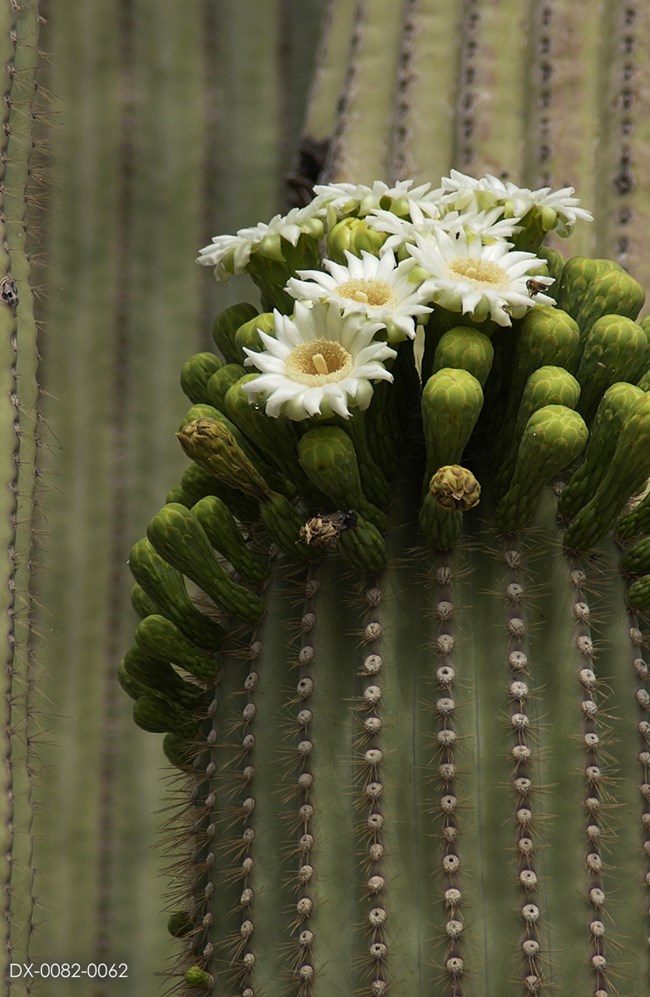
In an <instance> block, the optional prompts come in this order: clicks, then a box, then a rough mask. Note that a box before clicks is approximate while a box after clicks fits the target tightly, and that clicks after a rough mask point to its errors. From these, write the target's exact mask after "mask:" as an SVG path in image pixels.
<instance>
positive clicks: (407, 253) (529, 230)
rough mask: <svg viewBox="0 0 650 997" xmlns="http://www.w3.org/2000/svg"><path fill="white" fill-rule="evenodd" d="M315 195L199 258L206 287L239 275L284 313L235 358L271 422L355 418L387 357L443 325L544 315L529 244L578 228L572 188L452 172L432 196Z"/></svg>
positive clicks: (416, 190) (492, 325)
mask: <svg viewBox="0 0 650 997" xmlns="http://www.w3.org/2000/svg"><path fill="white" fill-rule="evenodd" d="M314 191H315V196H314V199H313V200H312V202H311V203H310V204H308V205H307V206H306V207H304V208H294V209H293V210H291V211H290V212H289V213H288V214H287V215H286V216H281V215H276V216H275V218H273V219H272V220H271V221H270V222H269V223H268V224H258V225H256V226H254V227H251V228H245V229H241V230H240V231H239V232H237V234H236V235H222V236H217V237H216V238H215V239H213V241H212V244H211V245H210V246H206V247H205V248H204V249H202V250H201V252H200V256H199V258H198V262H199V263H201V264H202V265H204V266H211V267H213V268H214V271H215V275H216V277H217V279H219V280H228V279H229V278H230V277H231V276H232V275H233V274H238V273H244V272H248V273H249V274H250V275H251V276H252V277H253V279H254V280H255V282H256V283H257V284H258V286H259V287H260V289H261V291H262V296H263V299H264V298H266V300H267V301H271V302H274V303H276V302H278V300H279V301H280V303H281V304H282V303H284V302H287V303H288V305H287V307H286V308H284V307H283V308H281V309H277V308H276V309H275V310H274V312H273V316H274V320H273V331H272V333H271V334H269V332H262V331H260V333H259V336H260V340H261V343H262V346H263V349H262V350H257V349H250V348H248V349H246V351H245V352H246V364H247V365H249V366H251V367H253V368H256V369H257V370H258V371H259V372H260V373H259V376H258V377H256V378H251V379H250V380H248V381H247V383H246V384H245V386H244V390H245V391H246V393H247V394H248V395H249V398H250V400H251V401H256V402H259V401H260V400H261V401H262V403H263V404H264V407H265V410H266V413H267V415H269V416H272V417H277V416H280V415H286V416H288V417H289V418H291V419H294V420H300V419H304V418H308V417H312V416H321V417H331V416H332V415H339V416H342V417H343V418H349V417H350V415H351V413H350V407H357V408H358V409H364V408H366V407H367V406H368V405H369V404H370V400H371V397H372V392H373V389H372V382H375V381H378V380H388V381H391V380H392V374H391V372H390V365H391V364H392V362H393V361H394V359H395V357H396V356H397V348H398V346H399V344H400V343H401V342H404V341H405V340H409V339H411V340H412V339H414V338H415V336H416V331H417V327H418V324H423V323H425V322H426V323H427V326H428V328H432V327H435V324H436V321H437V318H438V317H439V316H440V315H442V314H443V313H450V312H451V313H458V314H459V320H460V316H461V315H462V316H464V318H463V322H464V323H465V324H468V323H470V324H473V325H475V326H478V327H480V328H482V329H483V330H484V331H485V332H486V333H487V334H488V335H492V334H493V333H494V332H495V330H498V328H499V327H504V326H510V325H512V322H513V320H517V319H519V318H521V317H522V316H523V315H525V313H526V312H527V311H528V310H529V309H531V308H534V307H535V306H537V305H540V304H542V305H544V304H545V305H552V304H554V301H553V298H551V297H549V296H548V295H547V294H546V293H545V292H546V290H547V289H548V288H549V286H550V285H551V284H552V283H553V279H552V278H551V277H549V276H548V275H547V265H546V261H545V259H544V258H542V257H540V256H538V255H537V252H538V251H539V248H540V246H541V242H542V239H543V238H544V236H545V235H546V233H547V232H549V231H552V230H555V231H556V232H557V233H558V234H559V235H561V236H567V235H569V234H570V233H571V231H572V230H573V227H574V225H575V224H576V222H577V221H579V220H591V215H590V213H589V212H588V211H586V210H585V209H584V208H581V207H579V201H578V199H577V198H576V197H574V196H573V194H574V191H573V188H571V187H567V188H563V189H562V190H557V191H552V190H551V188H549V187H543V188H541V189H539V190H528V189H526V188H521V187H517V186H516V185H515V184H513V183H510V182H505V181H502V180H499V179H498V178H497V177H493V176H490V175H487V176H485V177H483V178H481V179H479V180H476V179H474V178H473V177H469V176H465V175H464V174H462V173H459V172H458V171H456V170H452V171H451V175H450V176H449V177H445V178H444V179H443V180H442V185H441V186H440V187H439V188H437V189H432V187H431V185H430V184H422V185H420V186H417V187H414V186H413V181H411V180H402V181H399V182H398V183H396V184H395V185H394V186H392V187H391V186H389V185H388V184H386V183H384V182H383V181H379V180H377V181H375V182H374V183H373V184H372V186H368V185H364V184H351V183H333V184H324V185H318V186H316V187H315V188H314ZM523 247H526V248H523ZM531 250H534V251H531ZM314 260H316V261H318V265H317V266H316V267H313V266H309V267H308V268H305V269H302V268H301V263H302V265H303V266H304V264H305V262H306V263H307V264H311V263H313V261H314ZM278 291H279V297H278ZM291 307H292V309H293V310H292V313H291V314H285V312H287V311H289V310H290V308H291ZM459 324H460V321H459Z"/></svg>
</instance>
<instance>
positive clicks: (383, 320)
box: [287, 251, 432, 342]
mask: <svg viewBox="0 0 650 997" xmlns="http://www.w3.org/2000/svg"><path fill="white" fill-rule="evenodd" d="M345 258H346V260H347V266H343V265H342V264H341V263H335V262H334V261H333V260H323V265H324V266H325V267H326V268H327V269H328V270H329V273H324V272H323V271H322V270H299V271H298V275H299V277H302V278H303V280H297V279H296V278H295V277H292V278H291V279H290V280H289V281H288V283H287V291H288V292H289V294H291V295H292V296H293V297H294V298H298V299H301V300H311V301H319V300H320V301H330V302H334V303H335V304H336V305H337V306H338V307H339V308H340V310H341V311H342V312H343V314H344V315H345V314H348V313H350V312H356V313H359V314H361V315H364V316H366V318H368V319H369V320H371V321H374V322H378V323H380V325H381V326H383V327H384V328H385V329H386V330H387V333H388V338H389V339H390V341H391V342H396V341H399V340H403V339H406V338H407V337H408V338H410V339H413V338H414V337H415V319H416V316H418V315H428V314H429V312H431V310H432V309H431V308H430V307H428V306H427V305H425V304H423V302H424V301H425V300H426V299H425V297H424V296H423V294H422V280H421V279H420V280H419V281H416V282H413V281H412V280H411V274H412V272H413V269H414V267H415V261H414V260H411V259H407V260H404V261H403V262H402V263H399V264H398V263H397V262H396V260H395V255H394V253H392V252H391V251H388V252H382V254H381V256H379V257H377V256H374V255H373V254H372V253H367V252H365V251H362V253H361V256H360V257H359V256H354V255H353V254H352V253H350V252H347V251H346V253H345Z"/></svg>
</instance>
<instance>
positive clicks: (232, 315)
mask: <svg viewBox="0 0 650 997" xmlns="http://www.w3.org/2000/svg"><path fill="white" fill-rule="evenodd" d="M256 315H257V308H255V307H254V306H253V305H250V304H248V302H247V301H242V302H241V303H240V304H238V305H231V306H230V308H226V310H225V311H223V312H221V314H220V315H219V316H218V317H217V320H216V322H215V323H214V328H213V330H212V336H213V338H214V341H215V343H216V344H217V347H218V349H219V352H220V353H221V355H222V356H223V357H224V359H225V361H226V363H242V361H243V359H244V355H243V353H241V351H239V350H238V349H237V347H236V346H235V334H236V332H237V330H238V329H239V328H240V326H242V325H243V324H244V322H248V321H249V320H250V319H252V318H254V317H255V316H256Z"/></svg>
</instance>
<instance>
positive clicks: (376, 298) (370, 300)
mask: <svg viewBox="0 0 650 997" xmlns="http://www.w3.org/2000/svg"><path fill="white" fill-rule="evenodd" d="M337 293H338V294H339V295H340V297H342V298H350V300H351V301H361V302H363V304H366V305H394V304H395V296H394V294H393V290H392V288H391V286H390V284H389V283H388V282H387V281H385V280H374V279H373V280H362V279H354V278H353V279H350V280H346V281H345V282H344V283H343V284H339V286H338V288H337Z"/></svg>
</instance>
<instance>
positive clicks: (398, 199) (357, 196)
mask: <svg viewBox="0 0 650 997" xmlns="http://www.w3.org/2000/svg"><path fill="white" fill-rule="evenodd" d="M412 185H413V181H412V180H398V181H397V183H396V184H395V185H394V186H393V187H390V186H389V185H388V184H387V183H384V181H383V180H375V181H374V183H373V184H372V187H370V186H368V185H367V184H354V183H331V184H317V185H316V186H315V187H314V193H315V194H316V200H317V202H318V204H319V206H321V207H323V206H328V207H330V208H332V209H334V211H335V212H336V213H337V214H339V215H356V216H358V217H359V218H363V217H365V216H366V215H367V214H369V212H371V211H373V210H374V209H375V208H392V207H393V203H396V204H397V205H398V206H400V207H402V208H403V209H404V213H405V214H406V213H409V214H410V215H411V220H412V221H417V220H418V218H421V217H422V215H429V216H433V217H435V216H436V215H437V213H438V209H437V206H436V203H435V200H434V199H432V197H431V184H430V183H424V184H420V186H419V187H413V186H412Z"/></svg>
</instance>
